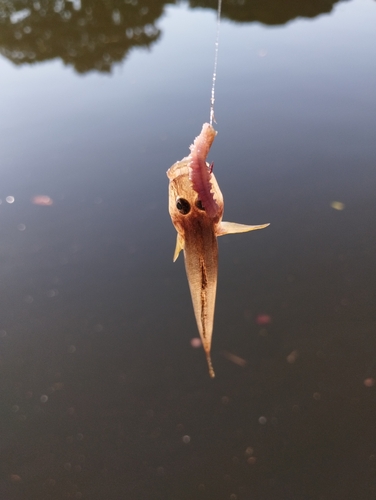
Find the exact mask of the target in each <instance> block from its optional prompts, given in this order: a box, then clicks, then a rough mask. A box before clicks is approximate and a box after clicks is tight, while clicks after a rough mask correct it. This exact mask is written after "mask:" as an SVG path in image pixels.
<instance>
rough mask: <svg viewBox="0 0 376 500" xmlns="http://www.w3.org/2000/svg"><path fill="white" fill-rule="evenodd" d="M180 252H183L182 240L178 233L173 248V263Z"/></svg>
mask: <svg viewBox="0 0 376 500" xmlns="http://www.w3.org/2000/svg"><path fill="white" fill-rule="evenodd" d="M182 250H184V238H183V237H182V236H180V234H179V233H178V234H177V237H176V247H175V252H174V259H173V261H174V262H175V261H176V259H177V258H178V257H179V253H180V252H181V251H182Z"/></svg>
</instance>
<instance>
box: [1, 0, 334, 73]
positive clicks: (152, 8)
mask: <svg viewBox="0 0 376 500" xmlns="http://www.w3.org/2000/svg"><path fill="white" fill-rule="evenodd" d="M338 1H340V0H223V17H226V18H228V19H231V20H234V21H238V22H252V21H259V22H262V23H265V24H284V23H286V22H287V21H289V20H291V19H294V18H296V17H299V16H301V17H314V16H316V15H318V14H321V13H323V12H330V11H331V9H332V8H333V5H334V4H335V3H337V2H338ZM175 3H177V2H176V0H0V53H1V54H3V56H5V57H7V58H8V59H10V60H11V61H12V62H13V63H15V64H23V63H35V62H38V61H45V60H49V59H54V58H60V59H61V60H62V61H63V62H64V63H65V64H69V65H72V66H73V67H74V68H75V70H76V71H78V72H79V73H85V72H87V71H90V70H97V71H102V72H109V71H110V70H111V68H112V66H113V65H114V63H116V62H119V61H122V60H123V59H124V58H125V57H126V55H127V54H128V52H129V50H130V49H131V48H132V47H145V48H146V47H150V46H151V45H152V44H153V43H154V42H156V41H157V40H158V39H159V37H160V34H161V33H160V30H159V29H158V28H157V27H156V21H157V20H158V19H159V18H160V17H161V15H162V13H163V10H164V7H165V6H166V5H168V4H175ZM189 5H190V6H191V7H192V8H195V7H200V8H210V9H214V10H216V8H217V0H190V1H189Z"/></svg>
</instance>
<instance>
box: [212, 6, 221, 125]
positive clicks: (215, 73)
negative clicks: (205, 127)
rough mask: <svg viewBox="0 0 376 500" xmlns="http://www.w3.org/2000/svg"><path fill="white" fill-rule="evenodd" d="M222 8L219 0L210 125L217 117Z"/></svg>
mask: <svg viewBox="0 0 376 500" xmlns="http://www.w3.org/2000/svg"><path fill="white" fill-rule="evenodd" d="M221 10H222V0H218V10H217V35H216V38H215V53H214V69H213V80H212V88H211V99H210V125H213V121H214V123H216V121H215V118H214V101H215V81H216V79H217V65H218V46H219V28H220V26H221Z"/></svg>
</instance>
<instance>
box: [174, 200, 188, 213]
mask: <svg viewBox="0 0 376 500" xmlns="http://www.w3.org/2000/svg"><path fill="white" fill-rule="evenodd" d="M176 208H177V209H178V210H179V212H180V213H181V214H182V215H187V214H189V212H190V211H191V205H190V204H189V201H187V200H186V199H185V198H178V199H177V200H176Z"/></svg>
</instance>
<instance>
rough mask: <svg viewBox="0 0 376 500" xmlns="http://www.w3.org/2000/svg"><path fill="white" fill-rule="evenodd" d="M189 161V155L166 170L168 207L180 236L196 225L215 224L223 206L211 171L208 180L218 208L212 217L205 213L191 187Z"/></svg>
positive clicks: (219, 218)
mask: <svg viewBox="0 0 376 500" xmlns="http://www.w3.org/2000/svg"><path fill="white" fill-rule="evenodd" d="M190 163H191V158H190V157H186V158H183V159H182V160H181V161H178V162H176V163H174V165H172V167H171V168H170V169H169V170H168V171H167V177H168V178H169V180H170V184H169V204H168V205H169V206H168V208H169V212H170V216H171V220H172V223H173V225H174V226H175V229H176V230H177V232H178V233H179V234H180V235H181V236H182V237H185V235H186V234H187V232H188V231H192V229H194V228H195V226H197V225H200V226H205V227H214V226H215V225H217V224H218V223H219V222H220V221H221V219H222V216H223V208H224V205H223V196H222V193H221V190H220V189H219V186H218V183H217V180H216V178H215V176H214V174H213V173H212V174H211V176H210V180H209V181H208V182H209V183H210V186H209V188H210V192H211V193H212V195H213V198H214V199H215V201H216V204H217V206H218V209H217V211H216V213H215V214H214V217H209V216H208V215H207V213H206V210H205V208H204V206H203V204H202V202H201V200H200V198H199V194H198V193H197V192H196V191H195V190H194V189H193V186H192V181H191V180H190V173H191V172H190ZM208 168H209V165H208Z"/></svg>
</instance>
